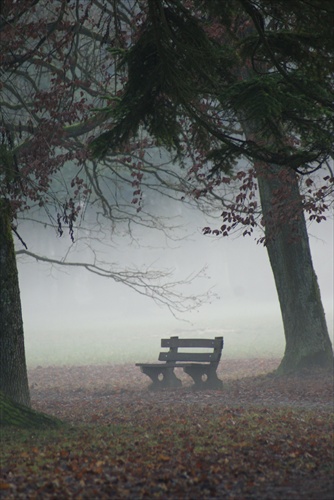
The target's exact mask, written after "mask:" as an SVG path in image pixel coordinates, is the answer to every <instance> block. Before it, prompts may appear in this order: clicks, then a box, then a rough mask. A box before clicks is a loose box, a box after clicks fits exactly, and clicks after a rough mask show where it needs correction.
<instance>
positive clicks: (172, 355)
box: [159, 352, 220, 363]
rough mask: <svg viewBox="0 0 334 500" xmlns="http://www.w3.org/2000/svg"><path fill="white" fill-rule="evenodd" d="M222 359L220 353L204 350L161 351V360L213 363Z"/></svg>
mask: <svg viewBox="0 0 334 500" xmlns="http://www.w3.org/2000/svg"><path fill="white" fill-rule="evenodd" d="M219 360H220V353H206V352H205V353H204V352H161V353H160V354H159V361H189V362H191V361H194V362H202V363H213V362H215V361H217V362H218V361H219Z"/></svg>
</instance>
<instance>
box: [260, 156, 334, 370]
mask: <svg viewBox="0 0 334 500" xmlns="http://www.w3.org/2000/svg"><path fill="white" fill-rule="evenodd" d="M257 173H258V184H259V192H260V199H261V205H262V214H263V219H264V224H265V236H266V246H267V251H268V255H269V259H270V264H271V268H272V271H273V275H274V279H275V284H276V290H277V294H278V298H279V303H280V308H281V313H282V319H283V325H284V334H285V340H286V347H285V353H284V357H283V359H282V361H281V364H280V366H279V368H278V373H289V372H298V371H302V370H304V369H313V368H317V367H321V368H333V350H332V344H331V341H330V337H329V334H328V329H327V324H326V319H325V312H324V308H323V305H322V301H321V296H320V289H319V285H318V281H317V277H316V274H315V272H314V268H313V262H312V257H311V251H310V245H309V238H308V233H307V228H306V222H305V216H304V211H303V206H302V200H301V196H300V191H299V185H298V178H297V176H296V174H295V173H294V172H292V171H290V170H289V169H283V168H282V167H279V166H276V165H265V166H262V167H261V165H259V166H258V167H257Z"/></svg>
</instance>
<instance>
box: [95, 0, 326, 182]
mask: <svg viewBox="0 0 334 500" xmlns="http://www.w3.org/2000/svg"><path fill="white" fill-rule="evenodd" d="M145 5H146V7H145V8H144V9H143V18H142V22H141V24H140V26H139V28H138V29H137V31H136V37H135V38H134V40H135V41H134V43H132V44H131V45H130V47H129V48H128V50H126V51H125V54H124V56H123V57H122V59H121V63H120V66H119V67H120V68H122V67H123V68H125V72H126V75H127V78H128V80H127V83H126V85H125V88H124V93H123V94H122V98H121V100H120V101H119V102H117V104H116V105H114V104H113V105H112V106H109V107H107V108H105V112H106V113H107V114H108V115H109V119H110V130H109V131H107V132H105V133H104V134H102V135H101V136H100V137H99V138H98V139H97V140H96V141H95V142H94V143H93V150H94V153H95V154H96V155H97V156H100V157H101V156H103V154H104V153H106V151H107V150H109V149H115V148H117V147H118V146H119V145H120V144H121V143H124V142H126V141H127V140H128V139H129V137H131V136H133V135H135V134H136V133H137V132H138V130H139V129H140V127H141V126H144V127H145V128H146V129H147V130H148V132H149V133H150V134H152V135H154V136H155V137H156V138H157V140H158V141H160V142H161V143H162V144H164V145H165V146H167V147H171V148H175V149H176V150H177V151H178V153H179V154H182V153H183V152H184V145H183V139H184V131H185V130H187V132H188V133H189V134H190V135H191V139H189V140H191V142H192V145H193V146H195V147H197V148H198V149H203V148H205V149H206V151H207V152H208V154H207V159H208V160H210V161H211V162H213V163H214V168H217V169H219V170H225V171H230V170H231V166H232V165H233V164H234V163H235V160H236V159H239V158H246V159H248V160H251V161H265V162H273V163H275V164H278V165H284V166H289V167H290V168H292V169H294V170H296V171H298V172H300V173H303V174H305V173H306V174H307V173H310V172H313V171H314V170H315V169H317V168H321V167H322V166H324V165H327V164H328V162H329V160H330V159H331V158H332V155H333V132H334V114H333V70H334V59H333V26H332V18H333V6H332V3H331V2H329V1H324V2H320V1H316V0H311V1H310V2H304V1H302V0H296V1H292V2H289V6H288V8H287V5H286V2H282V1H281V2H276V1H275V2H274V1H266V0H263V1H249V0H234V1H231V2H219V1H208V2H201V1H193V2H190V3H189V2H181V1H178V2H174V1H173V2H172V1H161V0H148V1H147V2H146V4H145ZM246 74H247V78H245V75H246ZM249 119H251V120H252V121H253V122H256V125H257V129H258V131H259V132H260V133H261V135H262V137H263V141H262V142H259V141H258V140H255V139H253V140H250V139H245V137H244V136H242V135H240V133H238V131H239V132H240V128H239V125H240V123H241V124H242V121H243V120H249ZM268 138H270V140H267V139H268Z"/></svg>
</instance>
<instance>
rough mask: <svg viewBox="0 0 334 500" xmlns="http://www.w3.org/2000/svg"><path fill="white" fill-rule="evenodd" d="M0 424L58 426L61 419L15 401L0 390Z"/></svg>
mask: <svg viewBox="0 0 334 500" xmlns="http://www.w3.org/2000/svg"><path fill="white" fill-rule="evenodd" d="M0 425H1V426H15V427H23V428H39V429H40V428H44V427H59V426H60V425H61V421H60V420H57V419H56V418H53V417H49V416H48V415H45V414H44V413H39V412H37V411H35V410H32V409H31V408H27V406H23V405H20V404H18V403H15V402H14V401H12V400H11V399H9V398H7V397H6V396H5V395H4V394H3V392H1V391H0Z"/></svg>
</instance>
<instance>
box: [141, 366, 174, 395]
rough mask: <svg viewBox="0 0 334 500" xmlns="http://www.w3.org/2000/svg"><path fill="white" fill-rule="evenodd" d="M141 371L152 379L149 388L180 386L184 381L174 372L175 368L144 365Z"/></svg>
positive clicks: (158, 388) (154, 389) (155, 389)
mask: <svg viewBox="0 0 334 500" xmlns="http://www.w3.org/2000/svg"><path fill="white" fill-rule="evenodd" d="M141 371H142V372H143V373H145V375H147V376H148V377H150V379H151V380H152V384H151V385H150V387H149V389H151V390H152V391H157V390H160V389H166V388H171V389H173V388H174V389H175V388H176V387H180V386H181V385H182V382H181V380H180V379H178V378H177V376H176V375H175V373H174V368H173V367H171V368H168V367H161V368H160V367H159V368H156V367H150V366H142V367H141Z"/></svg>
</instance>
